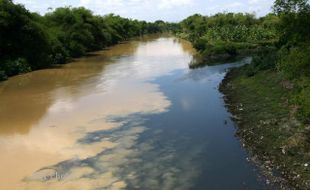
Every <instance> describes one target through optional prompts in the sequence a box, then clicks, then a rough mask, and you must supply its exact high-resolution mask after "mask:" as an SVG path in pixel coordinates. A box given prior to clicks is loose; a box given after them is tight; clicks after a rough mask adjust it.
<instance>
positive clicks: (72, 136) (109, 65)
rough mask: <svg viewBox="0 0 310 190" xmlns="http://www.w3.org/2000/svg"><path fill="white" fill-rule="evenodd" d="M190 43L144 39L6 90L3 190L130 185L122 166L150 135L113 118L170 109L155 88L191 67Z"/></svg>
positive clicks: (0, 130) (0, 113) (0, 108)
mask: <svg viewBox="0 0 310 190" xmlns="http://www.w3.org/2000/svg"><path fill="white" fill-rule="evenodd" d="M183 43H184V44H186V43H187V42H184V41H175V39H173V38H157V37H150V38H143V39H141V40H136V41H132V42H128V43H124V44H120V45H117V46H115V47H112V48H110V49H108V50H104V51H100V52H96V53H95V55H94V56H89V57H86V58H82V59H79V60H76V61H75V63H73V64H68V65H65V66H64V67H62V68H58V69H48V70H42V71H36V72H33V73H29V74H26V75H21V76H17V77H13V78H11V79H10V80H8V81H6V82H4V83H1V84H0V92H1V94H0V151H1V156H0V167H1V171H0V179H1V181H2V182H1V184H0V189H10V190H14V189H83V190H85V189H96V188H108V189H120V188H122V187H125V186H127V183H126V179H124V178H122V177H120V176H121V175H119V173H122V172H121V170H120V166H122V167H123V165H127V164H128V162H127V161H128V159H129V158H131V157H135V155H137V154H138V153H139V151H138V150H137V149H135V148H134V146H135V144H136V141H137V139H138V137H139V135H140V134H141V133H143V132H144V131H145V130H147V128H146V127H145V126H144V125H143V122H142V121H137V120H134V121H132V119H129V120H115V119H114V120H113V119H111V117H112V118H113V116H118V117H120V116H124V117H126V116H129V115H132V114H134V113H139V114H142V113H143V114H158V113H163V112H166V111H167V110H168V108H169V106H170V105H171V104H170V101H169V100H168V99H167V98H166V96H165V95H164V94H163V93H162V92H161V91H160V89H159V86H158V85H157V84H155V83H152V82H149V81H150V80H152V79H155V78H157V77H159V76H162V75H167V74H169V73H171V72H172V71H174V70H177V69H185V68H187V63H188V62H189V61H190V59H191V57H192V55H191V53H192V51H193V50H192V49H190V46H189V45H184V47H186V48H188V49H187V52H185V51H184V47H183V46H182V45H180V44H183ZM187 44H188V43H187ZM129 123H130V125H129ZM128 126H130V127H128ZM115 130H116V131H115ZM130 161H131V162H134V161H135V160H130ZM124 163H126V164H124ZM129 164H130V163H129ZM128 176H130V175H128Z"/></svg>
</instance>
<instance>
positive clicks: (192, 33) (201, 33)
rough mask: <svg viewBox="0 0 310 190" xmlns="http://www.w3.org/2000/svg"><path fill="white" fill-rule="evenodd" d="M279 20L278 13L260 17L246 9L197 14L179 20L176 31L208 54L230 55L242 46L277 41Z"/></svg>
mask: <svg viewBox="0 0 310 190" xmlns="http://www.w3.org/2000/svg"><path fill="white" fill-rule="evenodd" d="M279 21H280V19H279V17H278V16H276V15H275V14H268V15H267V16H265V17H261V18H256V17H255V15H254V14H243V13H218V14H216V15H214V16H202V15H199V14H195V15H193V16H190V17H188V18H186V19H185V20H183V21H182V22H181V23H180V30H179V31H178V32H177V35H178V36H180V37H182V38H185V39H188V40H189V41H191V42H192V44H193V45H194V47H195V48H196V49H197V50H198V51H200V52H201V54H202V55H203V56H204V57H205V58H211V57H212V56H218V55H222V56H223V55H227V56H228V57H229V56H236V55H237V54H238V53H240V51H242V50H249V49H255V48H257V47H259V46H262V45H269V44H274V43H275V42H276V41H277V40H278V34H277V26H278V25H279Z"/></svg>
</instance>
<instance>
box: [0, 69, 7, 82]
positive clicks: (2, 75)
mask: <svg viewBox="0 0 310 190" xmlns="http://www.w3.org/2000/svg"><path fill="white" fill-rule="evenodd" d="M7 78H8V76H7V75H6V74H5V72H4V71H0V81H3V80H6V79H7Z"/></svg>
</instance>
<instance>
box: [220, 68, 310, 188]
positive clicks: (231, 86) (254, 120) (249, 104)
mask: <svg viewBox="0 0 310 190" xmlns="http://www.w3.org/2000/svg"><path fill="white" fill-rule="evenodd" d="M247 67H249V66H243V67H241V68H235V69H232V70H231V71H230V72H229V73H228V74H227V76H226V77H225V79H224V80H223V82H222V84H221V86H220V90H221V92H222V93H223V94H224V95H225V102H226V104H227V107H228V109H229V111H230V112H231V113H232V114H233V119H234V121H235V122H236V123H237V125H238V129H237V130H238V132H237V134H238V136H239V137H240V138H241V141H242V142H243V145H244V146H245V148H246V149H247V150H248V151H249V152H250V154H251V155H252V160H253V161H254V162H259V165H261V166H262V167H261V168H262V170H263V172H264V174H265V175H266V176H268V177H269V179H270V181H268V182H270V183H272V182H273V183H279V184H280V186H281V188H282V189H309V188H310V172H309V162H310V154H309V138H308V137H309V129H310V128H309V125H306V124H304V123H302V122H300V121H299V120H298V119H297V118H296V112H297V109H298V107H297V105H296V104H294V101H292V99H293V98H294V96H295V91H296V90H295V89H294V84H293V83H292V82H290V81H287V80H284V79H283V78H282V77H281V76H280V75H279V74H278V73H277V72H275V71H273V70H264V71H259V72H258V73H256V74H255V75H254V76H251V77H249V76H248V75H247ZM278 171H280V172H278Z"/></svg>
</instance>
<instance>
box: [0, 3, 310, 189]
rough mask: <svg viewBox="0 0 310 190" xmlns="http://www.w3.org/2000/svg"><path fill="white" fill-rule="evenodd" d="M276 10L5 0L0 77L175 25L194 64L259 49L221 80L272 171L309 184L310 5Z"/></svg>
mask: <svg viewBox="0 0 310 190" xmlns="http://www.w3.org/2000/svg"><path fill="white" fill-rule="evenodd" d="M273 10H274V11H273V13H270V14H268V15H266V16H264V17H261V18H256V17H255V15H253V14H243V13H219V14H216V15H214V16H202V15H199V14H195V15H193V16H190V17H188V18H187V19H185V20H183V21H182V22H180V23H178V24H171V23H165V22H163V21H157V22H155V23H148V22H145V21H137V20H130V19H126V18H122V17H120V16H116V15H113V14H111V15H106V16H97V15H93V14H92V12H91V11H89V10H87V9H85V8H82V7H80V8H71V7H65V8H58V9H56V10H54V11H51V12H49V13H47V14H46V15H44V16H41V15H39V14H36V13H31V12H29V11H28V10H26V9H25V8H24V7H23V6H22V5H16V4H14V3H13V2H12V1H11V0H0V36H1V38H0V63H1V64H0V79H6V78H7V77H8V76H13V75H16V74H20V73H24V72H28V71H31V70H36V69H42V68H46V67H51V66H53V65H57V64H63V63H66V62H67V61H68V60H69V59H70V58H75V57H79V56H82V55H85V54H86V53H87V52H89V51H94V50H99V49H102V48H105V47H108V46H110V45H113V44H116V43H118V42H121V41H124V40H127V39H129V38H131V37H134V36H139V35H143V34H149V33H157V32H163V31H173V32H174V33H175V34H176V35H177V36H179V37H181V38H185V39H187V40H189V41H190V42H192V44H193V46H194V47H195V48H196V49H197V50H198V51H199V53H200V57H201V61H200V62H197V63H194V64H193V65H191V67H193V68H195V67H199V66H201V65H205V64H210V63H212V64H214V63H218V62H221V61H223V60H224V61H226V60H229V59H231V58H235V57H238V56H248V55H253V63H252V64H250V65H245V66H243V67H241V68H236V69H233V70H231V71H230V72H229V73H228V75H227V77H226V79H225V80H224V81H223V83H222V85H221V91H222V92H223V93H224V94H225V95H226V102H227V105H228V108H229V109H230V110H231V112H232V113H233V114H234V119H235V120H236V122H237V123H238V129H239V130H238V134H239V136H240V137H241V139H242V140H243V142H244V144H245V146H247V148H248V150H250V152H251V154H252V155H253V157H257V158H258V159H259V160H260V161H262V163H263V165H264V167H265V168H267V171H268V172H269V173H271V175H272V173H273V169H277V170H276V171H280V174H277V176H282V177H284V178H285V179H287V180H286V181H288V182H289V185H290V186H291V188H295V189H309V188H310V171H309V168H310V166H309V164H310V32H309V31H310V5H309V2H308V1H307V0H276V1H275V3H274V7H273Z"/></svg>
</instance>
